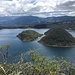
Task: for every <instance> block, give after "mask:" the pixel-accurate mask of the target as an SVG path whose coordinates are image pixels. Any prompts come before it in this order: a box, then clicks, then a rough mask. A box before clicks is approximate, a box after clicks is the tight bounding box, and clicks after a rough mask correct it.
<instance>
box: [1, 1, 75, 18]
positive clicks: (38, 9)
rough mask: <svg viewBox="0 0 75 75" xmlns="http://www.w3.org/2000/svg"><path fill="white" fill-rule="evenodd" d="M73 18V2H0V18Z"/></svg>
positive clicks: (74, 4) (74, 6)
mask: <svg viewBox="0 0 75 75" xmlns="http://www.w3.org/2000/svg"><path fill="white" fill-rule="evenodd" d="M20 15H21V16H24V15H25V16H28V15H33V16H40V17H51V16H65V15H68V16H75V0H0V16H20Z"/></svg>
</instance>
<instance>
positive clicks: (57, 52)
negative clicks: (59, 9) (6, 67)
mask: <svg viewBox="0 0 75 75" xmlns="http://www.w3.org/2000/svg"><path fill="white" fill-rule="evenodd" d="M24 30H35V31H37V32H39V33H42V34H43V33H44V32H46V31H47V30H48V29H31V28H29V29H2V30H0V45H3V44H11V49H10V50H9V58H8V62H18V61H19V59H20V55H21V53H22V52H25V54H28V52H29V51H30V49H34V48H35V49H36V51H37V52H39V54H40V55H46V56H47V58H53V57H54V56H55V57H59V58H61V57H64V59H66V60H69V59H70V60H71V61H72V62H73V63H75V47H71V48H58V47H48V46H45V45H42V44H40V43H38V42H37V41H38V40H39V39H36V40H35V41H33V42H22V41H21V40H20V39H18V38H17V37H16V35H18V34H19V33H20V32H22V31H24ZM68 32H69V33H71V34H72V35H73V36H74V37H75V31H72V30H68ZM25 59H27V57H26V58H25ZM1 61H3V58H2V55H1V54H0V62H1Z"/></svg>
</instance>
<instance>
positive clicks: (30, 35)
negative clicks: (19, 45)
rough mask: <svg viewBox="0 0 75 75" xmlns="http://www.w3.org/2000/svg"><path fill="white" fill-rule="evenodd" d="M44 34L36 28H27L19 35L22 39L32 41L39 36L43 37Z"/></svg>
mask: <svg viewBox="0 0 75 75" xmlns="http://www.w3.org/2000/svg"><path fill="white" fill-rule="evenodd" d="M41 36H42V34H39V33H38V32H36V31H34V30H27V31H23V32H22V33H20V34H18V35H17V37H18V38H20V39H21V40H22V41H24V42H25V41H26V42H30V41H33V40H35V39H36V38H38V37H41Z"/></svg>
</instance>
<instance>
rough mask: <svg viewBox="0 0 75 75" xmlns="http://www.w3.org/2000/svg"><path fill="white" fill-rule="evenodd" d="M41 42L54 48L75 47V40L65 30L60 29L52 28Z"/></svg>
mask: <svg viewBox="0 0 75 75" xmlns="http://www.w3.org/2000/svg"><path fill="white" fill-rule="evenodd" d="M39 42H40V43H42V44H44V45H47V46H53V47H73V46H75V38H74V37H73V36H72V35H71V34H70V33H68V32H67V31H66V30H65V29H63V28H60V27H57V28H52V29H50V30H48V31H47V32H45V36H44V37H43V38H42V39H41V40H40V41H39Z"/></svg>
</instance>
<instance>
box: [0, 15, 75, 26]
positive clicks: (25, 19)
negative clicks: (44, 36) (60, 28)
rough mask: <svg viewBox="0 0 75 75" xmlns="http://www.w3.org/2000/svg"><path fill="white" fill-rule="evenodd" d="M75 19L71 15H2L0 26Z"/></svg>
mask: <svg viewBox="0 0 75 75" xmlns="http://www.w3.org/2000/svg"><path fill="white" fill-rule="evenodd" d="M69 21H75V17H73V16H60V17H47V18H41V17H36V16H3V17H0V26H24V25H36V24H48V23H52V22H69Z"/></svg>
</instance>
